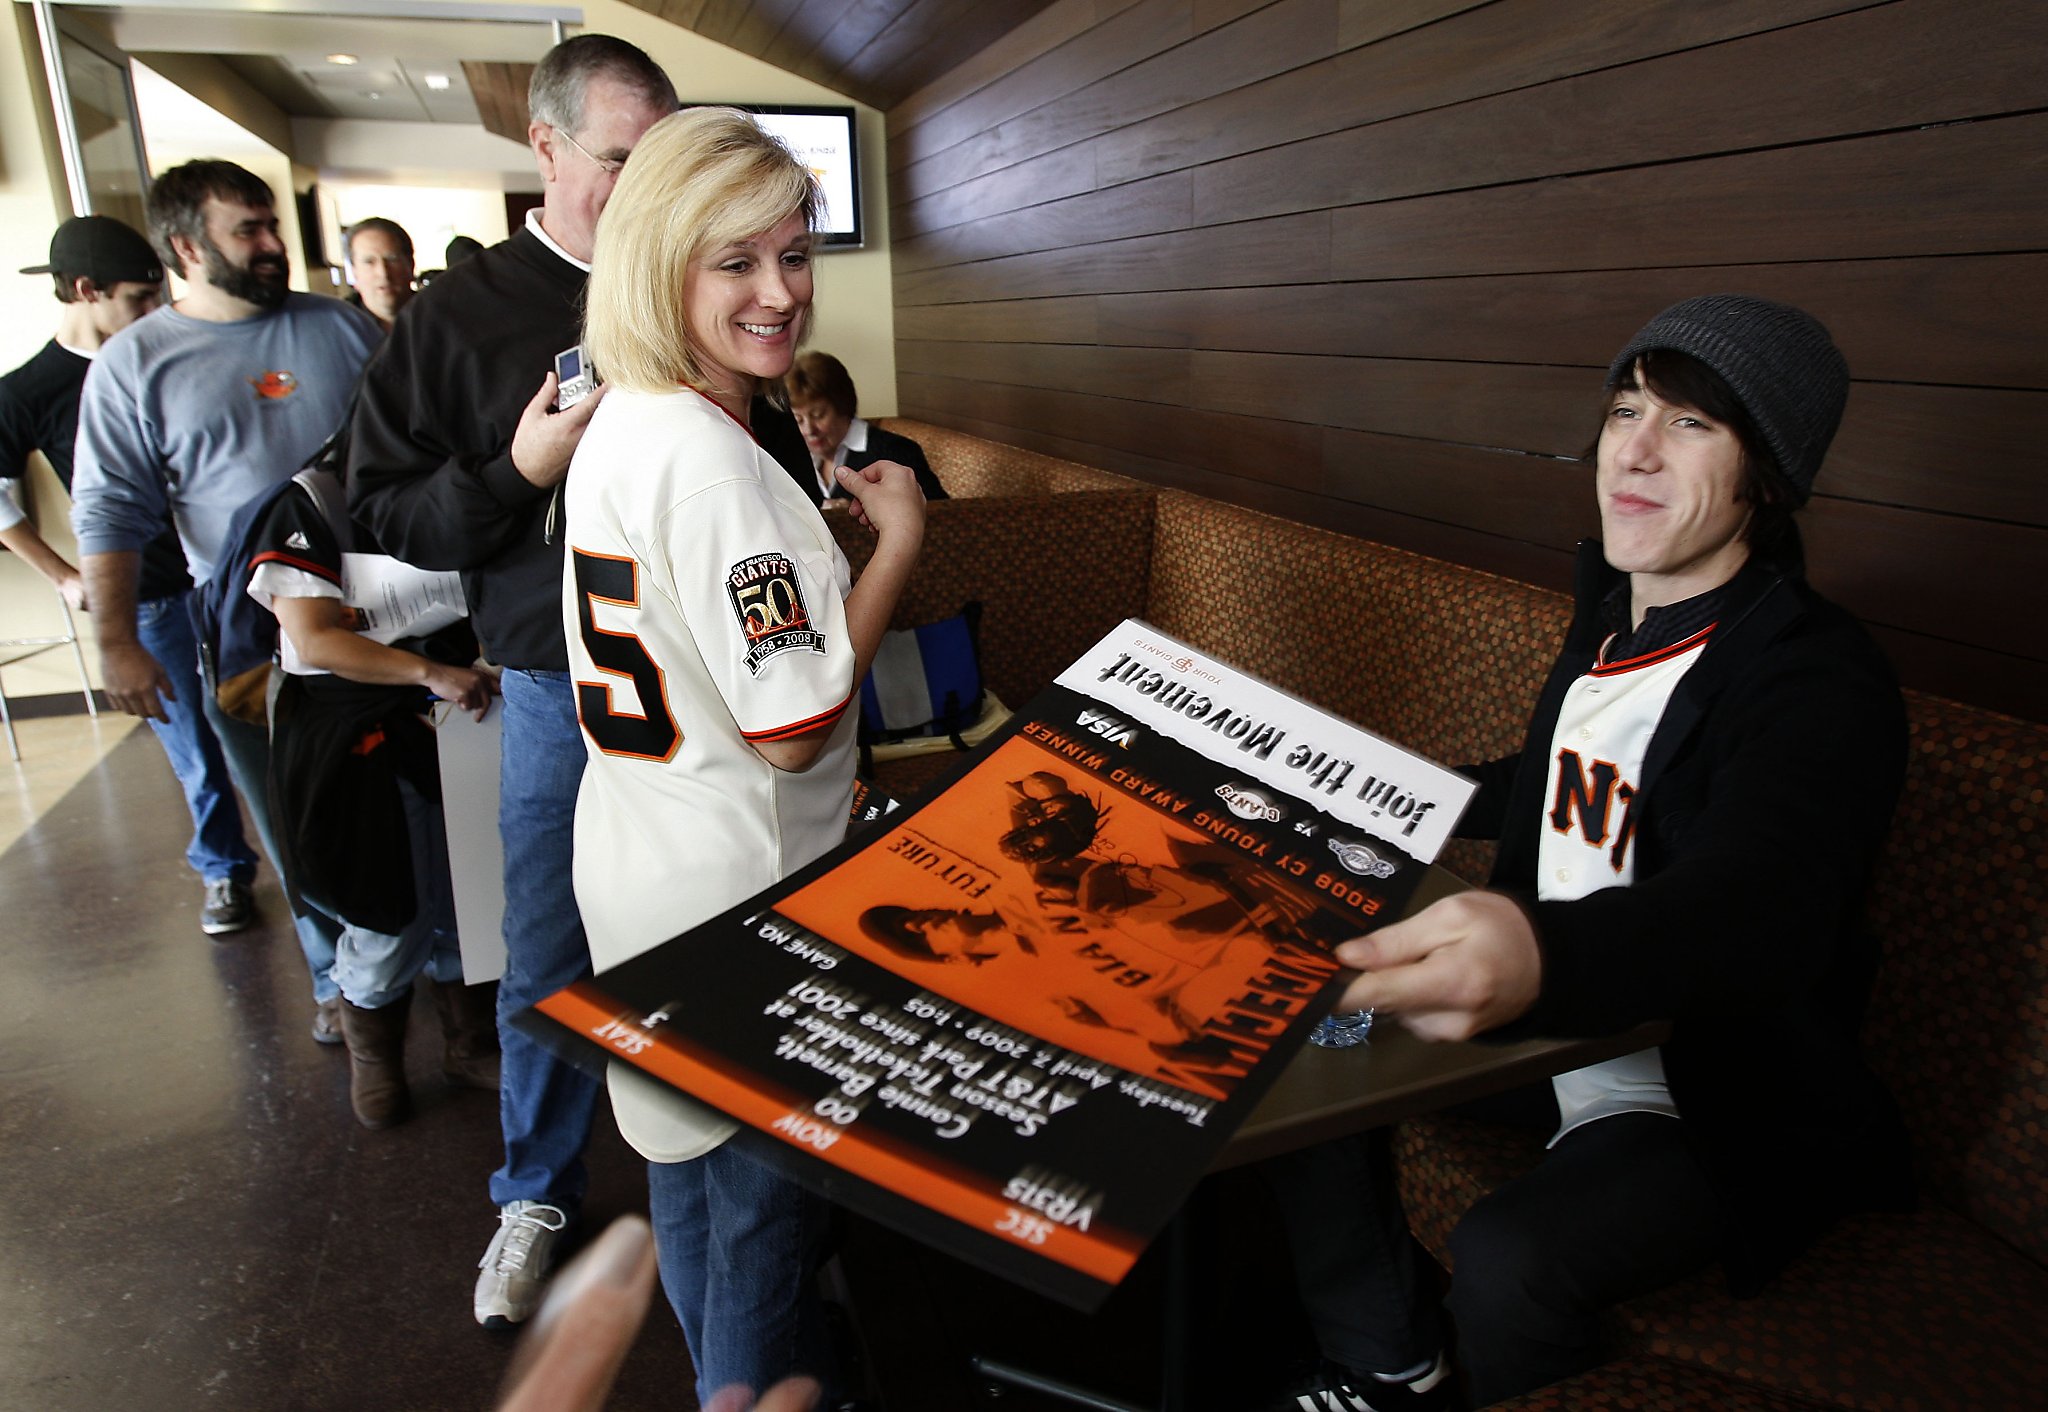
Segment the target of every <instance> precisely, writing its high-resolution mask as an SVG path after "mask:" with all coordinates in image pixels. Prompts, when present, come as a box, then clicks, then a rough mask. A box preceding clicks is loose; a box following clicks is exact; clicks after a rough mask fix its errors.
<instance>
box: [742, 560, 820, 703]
mask: <svg viewBox="0 0 2048 1412" xmlns="http://www.w3.org/2000/svg"><path fill="white" fill-rule="evenodd" d="M725 591H726V593H727V594H728V595H729V596H730V597H731V599H732V611H733V614H734V616H736V617H737V618H738V619H739V620H740V633H741V635H742V636H743V637H744V638H745V639H746V643H747V651H746V662H747V670H748V671H749V672H752V673H753V674H754V675H755V676H759V675H761V664H762V663H763V662H766V661H767V660H768V659H769V658H770V657H773V656H774V655H775V654H776V653H778V652H789V651H792V650H794V649H798V648H809V649H810V650H811V651H813V652H823V651H824V650H825V634H823V633H821V632H819V631H818V630H817V629H816V628H814V627H812V626H811V610H810V607H809V605H808V604H806V603H805V602H804V590H803V584H802V582H801V581H800V580H799V579H798V578H797V572H796V565H795V564H794V563H792V562H791V561H790V558H789V556H788V555H787V554H756V555H754V556H753V557H752V558H749V559H742V560H740V562H739V563H737V564H734V565H733V566H732V569H731V571H730V572H728V573H727V574H726V576H725Z"/></svg>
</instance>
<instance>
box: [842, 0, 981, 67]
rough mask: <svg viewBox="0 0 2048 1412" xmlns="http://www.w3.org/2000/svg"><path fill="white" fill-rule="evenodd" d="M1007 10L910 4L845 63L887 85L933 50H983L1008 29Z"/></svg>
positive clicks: (930, 1)
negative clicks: (894, 75) (894, 20)
mask: <svg viewBox="0 0 2048 1412" xmlns="http://www.w3.org/2000/svg"><path fill="white" fill-rule="evenodd" d="M1011 21H1012V16H1011V15H1010V14H1009V13H1008V12H1007V7H1005V6H1002V5H991V4H988V3H987V0H910V4H909V5H907V6H906V7H904V10H903V13H902V14H901V15H900V16H899V17H898V18H897V20H896V22H895V23H894V24H891V25H889V26H888V27H887V28H885V29H883V30H882V32H881V33H879V34H877V35H876V36H875V37H874V38H873V39H871V40H869V41H868V42H867V43H866V44H865V45H863V46H862V47H861V48H860V49H859V50H858V51H857V52H855V53H854V55H853V56H852V57H851V58H850V59H848V60H847V62H846V68H847V70H848V71H849V72H851V73H855V74H859V75H861V76H862V77H864V78H866V79H867V80H868V81H869V82H871V83H874V84H877V85H883V84H886V83H887V82H888V81H889V76H890V75H892V74H895V73H898V72H902V71H908V72H912V73H915V72H918V71H919V70H920V68H921V67H922V66H923V65H925V64H928V63H929V62H930V59H931V54H932V51H933V50H934V49H944V48H948V47H956V46H957V47H958V48H959V49H962V50H964V51H965V52H967V53H973V52H975V51H977V50H980V49H984V48H986V47H988V45H989V44H990V43H991V42H993V41H994V40H995V39H997V38H998V37H999V36H1001V34H1002V32H1003V31H1004V30H1005V29H1007V28H1009V26H1010V24H1011Z"/></svg>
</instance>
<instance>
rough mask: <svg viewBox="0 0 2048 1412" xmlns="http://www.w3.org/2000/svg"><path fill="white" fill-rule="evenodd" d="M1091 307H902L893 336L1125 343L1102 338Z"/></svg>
mask: <svg viewBox="0 0 2048 1412" xmlns="http://www.w3.org/2000/svg"><path fill="white" fill-rule="evenodd" d="M1096 308H1097V300H1096V298H1095V296H1094V295H1081V296H1079V297H1076V298H1072V299H1017V300H1010V301H1006V302H1002V303H994V304H939V305H924V306H919V305H906V306H904V307H901V308H899V309H897V311H896V337H897V338H898V339H899V340H911V339H920V340H929V339H946V340H956V341H961V342H970V343H1095V342H1098V341H1100V342H1105V343H1127V342H1129V341H1130V340H1128V339H1105V338H1102V337H1101V328H1100V324H1099V321H1098V320H1097V317H1096Z"/></svg>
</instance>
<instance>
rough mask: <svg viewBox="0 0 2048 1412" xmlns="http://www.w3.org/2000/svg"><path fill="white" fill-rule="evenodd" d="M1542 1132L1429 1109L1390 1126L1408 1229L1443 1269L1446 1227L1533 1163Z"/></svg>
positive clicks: (1448, 1236)
mask: <svg viewBox="0 0 2048 1412" xmlns="http://www.w3.org/2000/svg"><path fill="white" fill-rule="evenodd" d="M1544 1136H1545V1134H1543V1133H1539V1132H1535V1131H1533V1130H1531V1129H1527V1128H1513V1127H1508V1126H1506V1125H1504V1124H1501V1123H1482V1122H1475V1121H1473V1120H1472V1119H1470V1118H1452V1117H1447V1116H1445V1115H1443V1114H1440V1113H1439V1114H1432V1115H1431V1116H1429V1117H1427V1118H1411V1119H1410V1120H1409V1121H1407V1122H1405V1123H1402V1124H1401V1125H1400V1126H1399V1127H1397V1128H1396V1129H1395V1130H1394V1159H1395V1164H1396V1170H1397V1171H1398V1172H1399V1174H1400V1183H1401V1202H1402V1205H1403V1206H1405V1207H1406V1208H1407V1212H1408V1228H1409V1229H1410V1230H1412V1231H1413V1232H1415V1238H1416V1239H1417V1240H1419V1241H1421V1242H1422V1243H1423V1245H1425V1246H1427V1247H1428V1248H1429V1252H1430V1253H1431V1254H1432V1255H1434V1256H1436V1258H1437V1260H1438V1262H1439V1263H1441V1264H1442V1265H1443V1267H1444V1268H1445V1269H1449V1268H1450V1267H1451V1251H1450V1245H1451V1227H1452V1226H1455V1225H1457V1224H1458V1218H1459V1217H1461V1216H1463V1215H1464V1214H1465V1213H1466V1211H1468V1210H1470V1209H1471V1207H1472V1203H1473V1202H1475V1201H1477V1200H1478V1199H1479V1198H1480V1197H1482V1196H1484V1195H1486V1193H1488V1192H1489V1191H1492V1190H1493V1189H1494V1188H1495V1187H1497V1186H1499V1185H1501V1183H1503V1182H1506V1181H1508V1180H1510V1179H1512V1178H1514V1177H1516V1176H1519V1175H1520V1174H1521V1173H1523V1172H1526V1171H1528V1170H1529V1169H1530V1168H1531V1167H1533V1166H1535V1165H1536V1162H1537V1159H1538V1158H1540V1157H1541V1156H1542V1155H1543V1139H1544Z"/></svg>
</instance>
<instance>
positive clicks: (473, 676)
mask: <svg viewBox="0 0 2048 1412" xmlns="http://www.w3.org/2000/svg"><path fill="white" fill-rule="evenodd" d="M426 688H427V690H428V691H431V692H433V693H434V695H436V696H438V697H440V698H441V699H442V700H443V701H452V702H454V703H455V704H456V706H457V707H459V708H460V709H462V710H464V711H467V712H469V714H470V715H472V716H474V717H476V719H478V720H479V721H481V720H482V719H483V718H484V715H485V713H486V712H488V711H489V710H490V709H491V697H492V696H494V695H496V694H497V690H498V679H497V678H496V677H494V676H492V675H491V674H490V673H488V672H480V671H478V670H476V668H474V667H450V666H447V665H444V664H443V663H440V662H435V663H433V665H431V666H430V667H429V668H428V669H427V680H426Z"/></svg>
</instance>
